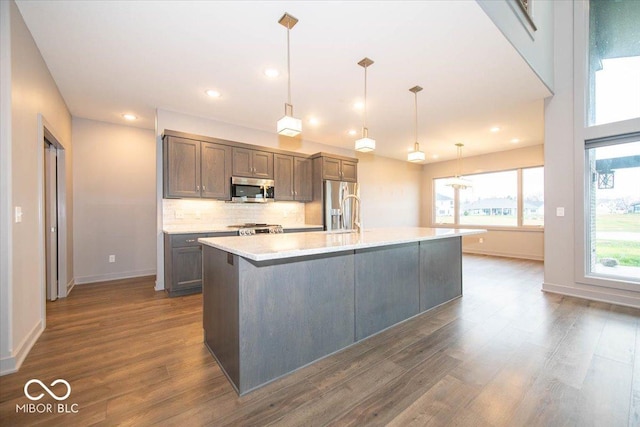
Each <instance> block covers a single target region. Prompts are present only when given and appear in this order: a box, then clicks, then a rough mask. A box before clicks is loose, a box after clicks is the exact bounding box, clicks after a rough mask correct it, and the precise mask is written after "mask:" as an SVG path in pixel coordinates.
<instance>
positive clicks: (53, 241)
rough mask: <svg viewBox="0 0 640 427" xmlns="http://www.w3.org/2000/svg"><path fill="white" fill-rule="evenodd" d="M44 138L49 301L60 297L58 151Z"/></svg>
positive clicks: (46, 268)
mask: <svg viewBox="0 0 640 427" xmlns="http://www.w3.org/2000/svg"><path fill="white" fill-rule="evenodd" d="M57 151H58V150H57V149H56V147H55V146H54V145H53V144H52V143H51V141H49V140H48V139H47V138H46V136H45V139H44V224H45V225H44V240H45V242H44V247H45V286H46V293H47V300H48V301H55V300H56V299H58V155H57V154H58V153H57Z"/></svg>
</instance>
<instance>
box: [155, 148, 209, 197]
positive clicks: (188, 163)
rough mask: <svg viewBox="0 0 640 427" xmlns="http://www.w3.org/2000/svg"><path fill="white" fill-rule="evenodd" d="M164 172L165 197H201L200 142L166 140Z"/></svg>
mask: <svg viewBox="0 0 640 427" xmlns="http://www.w3.org/2000/svg"><path fill="white" fill-rule="evenodd" d="M163 172H164V196H165V197H200V141H194V140H192V139H184V138H176V137H171V136H170V137H167V138H165V142H164V171H163Z"/></svg>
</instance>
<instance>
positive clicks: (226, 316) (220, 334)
mask: <svg viewBox="0 0 640 427" xmlns="http://www.w3.org/2000/svg"><path fill="white" fill-rule="evenodd" d="M202 256H203V286H202V300H203V307H202V321H203V327H204V340H205V343H206V344H207V346H208V347H209V350H210V351H211V352H212V353H213V354H214V356H215V357H216V359H217V360H218V364H219V365H220V367H221V368H222V369H223V371H224V372H225V373H226V375H227V377H228V378H229V380H230V381H231V382H232V383H233V384H234V385H235V386H236V388H238V384H239V383H240V353H239V351H240V344H239V341H240V340H239V335H238V333H239V323H238V318H239V316H238V313H239V306H238V259H239V257H238V256H237V255H232V254H229V253H227V252H225V251H221V250H220V249H216V248H212V247H210V246H206V245H203V247H202Z"/></svg>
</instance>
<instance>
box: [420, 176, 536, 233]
mask: <svg viewBox="0 0 640 427" xmlns="http://www.w3.org/2000/svg"><path fill="white" fill-rule="evenodd" d="M535 168H544V164H535V165H531V166H522V167H517V168H505V169H492V170H486V171H482V172H479V173H474V174H467V175H465V178H468V177H469V176H474V175H484V174H489V173H500V172H511V171H516V172H517V174H516V176H517V178H516V180H517V182H516V186H517V190H516V197H517V210H518V215H517V222H516V225H483V224H460V220H459V218H460V190H459V189H457V188H456V189H454V190H453V200H454V203H453V223H438V222H436V221H435V219H436V217H437V212H436V211H437V206H436V203H437V194H436V180H439V179H445V180H446V179H449V178H453V175H447V176H434V177H433V178H432V179H431V194H433V198H432V199H433V200H432V203H431V227H434V228H451V227H452V226H453V227H455V228H462V229H465V228H483V229H486V230H495V231H530V232H536V231H537V232H544V225H542V226H536V225H523V220H524V211H523V207H524V201H523V198H522V196H523V191H522V189H523V187H522V171H523V170H524V169H535Z"/></svg>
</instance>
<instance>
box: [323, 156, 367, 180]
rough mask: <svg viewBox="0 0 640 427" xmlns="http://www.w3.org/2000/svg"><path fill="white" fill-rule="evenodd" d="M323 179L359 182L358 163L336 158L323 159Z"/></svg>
mask: <svg viewBox="0 0 640 427" xmlns="http://www.w3.org/2000/svg"><path fill="white" fill-rule="evenodd" d="M322 179H329V180H332V181H347V182H357V181H358V163H357V162H353V161H350V160H344V159H337V158H334V157H326V156H325V157H322Z"/></svg>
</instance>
